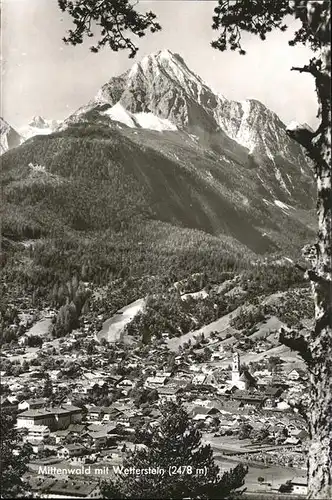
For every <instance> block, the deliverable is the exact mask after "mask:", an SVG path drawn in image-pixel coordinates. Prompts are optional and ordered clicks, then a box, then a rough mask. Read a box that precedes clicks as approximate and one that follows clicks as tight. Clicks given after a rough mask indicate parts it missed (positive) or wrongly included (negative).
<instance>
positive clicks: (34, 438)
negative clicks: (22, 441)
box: [26, 425, 50, 443]
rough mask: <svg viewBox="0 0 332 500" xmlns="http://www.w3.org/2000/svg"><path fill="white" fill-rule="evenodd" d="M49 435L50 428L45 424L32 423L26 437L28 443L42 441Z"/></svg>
mask: <svg viewBox="0 0 332 500" xmlns="http://www.w3.org/2000/svg"><path fill="white" fill-rule="evenodd" d="M49 435H50V429H49V428H48V427H47V425H33V426H32V427H30V428H29V433H28V435H27V437H26V441H27V442H28V443H30V442H31V443H42V442H43V441H45V439H47V438H48V437H49Z"/></svg>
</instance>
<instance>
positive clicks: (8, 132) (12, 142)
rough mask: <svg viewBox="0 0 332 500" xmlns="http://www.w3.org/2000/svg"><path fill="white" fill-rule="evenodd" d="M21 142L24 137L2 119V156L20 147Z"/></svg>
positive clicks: (0, 141) (0, 129) (0, 130)
mask: <svg viewBox="0 0 332 500" xmlns="http://www.w3.org/2000/svg"><path fill="white" fill-rule="evenodd" d="M21 142H22V137H21V136H20V134H19V133H18V132H16V130H14V129H13V127H12V126H11V125H9V123H8V122H6V120H4V119H3V118H2V117H0V155H2V154H4V153H6V152H7V151H9V150H10V149H12V148H15V147H17V146H19V145H20V144H21Z"/></svg>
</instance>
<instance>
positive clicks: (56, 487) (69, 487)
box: [48, 480, 98, 498]
mask: <svg viewBox="0 0 332 500" xmlns="http://www.w3.org/2000/svg"><path fill="white" fill-rule="evenodd" d="M96 488H98V484H97V483H94V482H89V483H87V482H84V481H65V480H60V481H56V482H55V483H54V484H53V485H52V486H50V487H49V489H48V493H49V494H50V495H52V494H53V495H66V497H67V498H71V497H73V498H75V497H79V498H88V497H89V496H90V495H91V493H92V492H93V491H94V490H95V489H96Z"/></svg>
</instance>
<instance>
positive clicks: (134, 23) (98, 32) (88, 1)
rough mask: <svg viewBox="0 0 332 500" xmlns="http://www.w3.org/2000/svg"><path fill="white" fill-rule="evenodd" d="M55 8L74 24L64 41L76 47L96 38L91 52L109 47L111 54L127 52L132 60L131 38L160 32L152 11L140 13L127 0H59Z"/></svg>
mask: <svg viewBox="0 0 332 500" xmlns="http://www.w3.org/2000/svg"><path fill="white" fill-rule="evenodd" d="M58 5H59V7H60V9H61V10H62V11H63V12H67V13H68V14H69V15H70V17H71V18H72V20H73V23H74V25H75V29H71V30H69V33H68V36H67V37H65V38H63V40H64V42H65V43H68V44H70V45H78V44H81V43H83V41H84V38H85V37H87V38H93V37H94V36H98V41H97V44H96V45H93V46H92V47H90V50H91V51H92V52H98V51H99V50H100V49H101V48H103V47H105V46H109V47H110V48H111V49H112V50H113V51H114V52H117V51H119V50H128V51H129V57H130V58H133V57H135V55H136V53H137V51H138V47H137V46H136V45H135V43H134V41H133V38H134V37H135V36H137V37H138V38H141V37H143V36H145V34H146V32H147V31H150V32H151V33H155V32H156V31H159V30H161V26H160V24H159V23H158V22H157V21H156V15H155V14H154V13H153V12H146V13H145V14H141V13H139V12H138V11H137V10H135V5H132V4H131V3H130V1H129V0H99V1H98V0H84V1H83V0H58Z"/></svg>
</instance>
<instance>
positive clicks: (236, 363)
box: [232, 352, 240, 385]
mask: <svg viewBox="0 0 332 500" xmlns="http://www.w3.org/2000/svg"><path fill="white" fill-rule="evenodd" d="M239 379H240V355H239V353H238V352H235V353H234V354H233V366H232V383H233V384H234V385H237V382H238V381H239Z"/></svg>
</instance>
